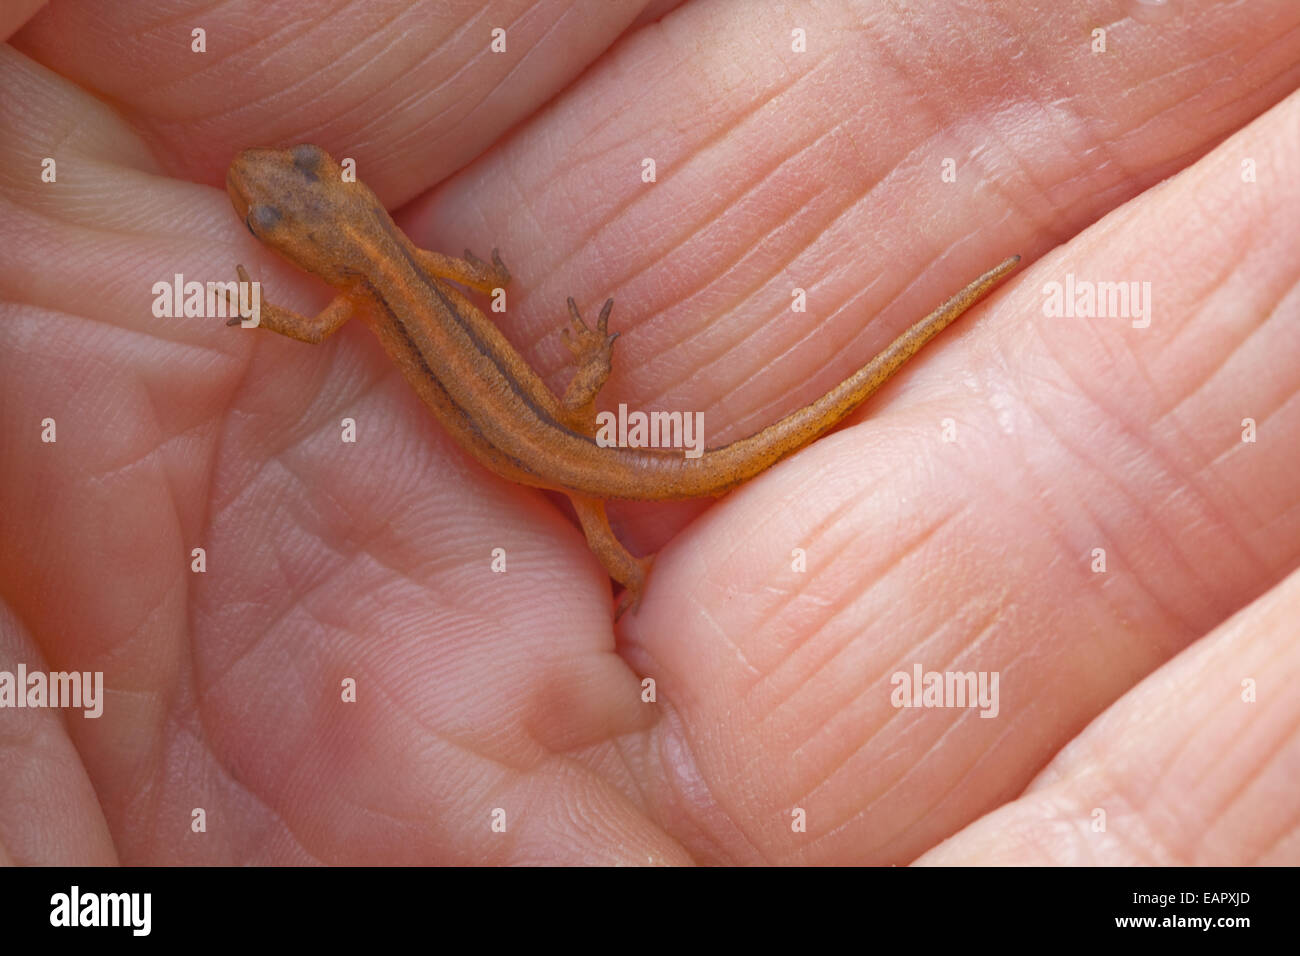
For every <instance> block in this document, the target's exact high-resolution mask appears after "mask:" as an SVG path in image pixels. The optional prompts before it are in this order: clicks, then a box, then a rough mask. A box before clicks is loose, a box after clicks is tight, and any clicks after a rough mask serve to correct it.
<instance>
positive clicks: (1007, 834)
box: [919, 572, 1300, 866]
mask: <svg viewBox="0 0 1300 956" xmlns="http://www.w3.org/2000/svg"><path fill="white" fill-rule="evenodd" d="M1297 620H1300V572H1296V573H1293V574H1292V575H1291V576H1290V577H1288V578H1287V579H1286V580H1285V581H1283V582H1282V583H1281V584H1279V585H1278V586H1277V587H1275V588H1273V589H1272V590H1271V591H1269V592H1268V593H1267V594H1265V595H1263V596H1262V597H1260V598H1259V599H1257V600H1256V601H1255V602H1254V603H1252V604H1251V605H1250V606H1249V607H1247V608H1245V609H1244V610H1242V611H1241V612H1240V613H1238V614H1236V615H1234V616H1233V617H1232V619H1231V620H1229V621H1227V622H1226V623H1224V624H1222V625H1220V626H1219V627H1218V628H1217V629H1215V631H1214V633H1212V634H1210V635H1209V636H1207V637H1206V638H1204V639H1203V640H1201V641H1198V642H1197V643H1196V644H1194V645H1193V646H1192V647H1190V648H1188V649H1187V650H1185V651H1183V653H1182V654H1180V655H1179V656H1178V657H1176V658H1175V659H1174V660H1173V661H1171V662H1170V663H1168V664H1166V665H1165V666H1164V667H1162V668H1160V669H1159V670H1158V671H1156V672H1155V673H1154V674H1152V675H1151V676H1150V677H1148V678H1147V679H1146V680H1144V681H1142V683H1140V684H1138V686H1137V687H1135V688H1133V690H1131V691H1129V692H1128V693H1127V694H1125V695H1124V697H1123V698H1121V699H1120V700H1118V701H1117V702H1116V703H1115V704H1114V705H1112V706H1111V707H1110V708H1109V709H1108V710H1107V711H1106V712H1105V713H1104V714H1102V715H1101V717H1099V718H1098V719H1097V720H1095V721H1094V722H1093V723H1092V724H1090V725H1089V726H1088V728H1087V730H1085V731H1084V732H1083V733H1082V734H1080V735H1079V737H1078V738H1077V739H1076V740H1074V741H1072V742H1071V743H1070V745H1069V746H1068V747H1066V749H1065V750H1064V751H1062V752H1061V753H1060V754H1059V755H1058V756H1057V757H1056V758H1055V759H1054V760H1053V761H1052V763H1051V764H1050V765H1049V766H1048V767H1047V768H1046V769H1045V770H1044V771H1043V772H1042V773H1041V774H1039V776H1038V778H1037V779H1036V780H1035V781H1034V782H1033V784H1032V785H1031V786H1030V787H1029V789H1028V791H1027V792H1026V793H1025V794H1024V795H1023V796H1021V797H1020V798H1019V799H1017V800H1015V801H1013V802H1012V803H1009V804H1007V805H1006V806H1004V807H1002V808H1000V809H999V810H997V811H996V812H994V813H990V814H989V815H988V816H986V817H983V818H982V819H980V820H978V821H976V822H975V823H972V824H971V825H970V826H968V827H967V828H966V829H964V830H963V831H962V832H960V833H958V834H957V835H956V836H954V837H953V838H952V839H950V840H948V841H946V842H945V843H942V844H941V845H939V846H938V847H936V848H935V849H934V850H932V851H930V852H929V853H927V854H926V855H925V856H923V857H922V858H921V860H920V861H919V862H921V863H925V864H932V865H939V866H954V865H965V864H975V865H979V866H989V865H995V866H1001V865H1014V866H1024V865H1038V866H1041V865H1061V864H1067V865H1079V864H1085V865H1100V866H1135V865H1136V866H1169V865H1173V866H1242V865H1251V866H1255V865H1258V866H1295V865H1296V864H1297V863H1300V840H1298V839H1297V835H1296V831H1295V820H1296V815H1297V811H1300V792H1298V791H1297V790H1296V786H1295V770H1294V768H1295V766H1296V763H1297V761H1298V760H1300V733H1297V727H1300V696H1297V695H1296V694H1294V693H1292V692H1291V688H1292V687H1293V686H1294V683H1295V679H1296V677H1297V675H1300V644H1297V643H1296V641H1295V622H1296V621H1297Z"/></svg>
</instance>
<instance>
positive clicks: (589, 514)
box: [569, 495, 654, 620]
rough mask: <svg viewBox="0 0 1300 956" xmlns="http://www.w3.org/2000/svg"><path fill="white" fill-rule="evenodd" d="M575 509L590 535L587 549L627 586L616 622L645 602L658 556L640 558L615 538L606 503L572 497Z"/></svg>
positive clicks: (619, 603)
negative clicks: (645, 591) (653, 566)
mask: <svg viewBox="0 0 1300 956" xmlns="http://www.w3.org/2000/svg"><path fill="white" fill-rule="evenodd" d="M569 499H570V500H571V501H572V502H573V510H574V511H576V512H577V513H578V520H579V521H581V522H582V531H583V533H584V534H585V535H586V536H587V546H588V547H589V548H591V550H592V553H593V554H595V555H596V557H597V558H599V559H600V563H601V564H602V565H604V566H605V570H606V571H608V572H609V576H610V577H611V578H613V579H614V580H615V581H617V582H618V583H619V584H621V585H623V587H624V588H625V590H624V591H623V595H622V597H620V598H619V601H618V609H617V610H616V611H615V612H614V620H618V619H619V618H620V617H622V616H623V615H624V614H625V613H626V612H628V611H635V610H636V609H637V606H638V605H639V604H640V603H641V594H642V592H643V591H644V590H645V582H646V577H647V575H649V573H650V566H651V565H652V564H653V563H654V555H649V556H648V557H644V558H638V557H636V556H635V555H633V554H632V553H631V552H629V551H628V550H627V548H625V547H623V543H622V542H621V541H619V540H618V538H617V537H615V535H614V530H613V529H612V528H611V527H610V526H609V518H607V517H606V516H605V503H604V502H603V501H598V500H596V499H594V498H583V497H581V496H578V495H569Z"/></svg>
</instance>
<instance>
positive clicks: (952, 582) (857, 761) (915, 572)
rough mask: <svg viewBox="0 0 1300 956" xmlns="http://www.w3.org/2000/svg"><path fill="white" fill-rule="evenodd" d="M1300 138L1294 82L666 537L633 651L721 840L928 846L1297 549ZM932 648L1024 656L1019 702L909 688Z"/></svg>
mask: <svg viewBox="0 0 1300 956" xmlns="http://www.w3.org/2000/svg"><path fill="white" fill-rule="evenodd" d="M1298 131H1300V94H1298V95H1296V96H1293V97H1292V98H1290V99H1289V100H1287V101H1286V102H1285V103H1283V104H1282V105H1280V106H1278V107H1277V108H1275V109H1274V110H1273V111H1270V113H1268V114H1267V115H1265V116H1264V117H1262V118H1261V119H1260V120H1258V121H1257V122H1256V123H1254V124H1252V125H1251V126H1250V127H1248V128H1247V129H1246V130H1244V131H1243V132H1242V133H1240V134H1239V135H1237V136H1234V137H1232V138H1230V139H1229V140H1228V141H1226V142H1225V143H1224V144H1223V145H1222V146H1221V147H1219V148H1218V149H1216V150H1215V151H1214V153H1213V154H1211V155H1210V156H1208V157H1206V158H1205V159H1204V160H1202V161H1201V162H1199V163H1197V164H1196V165H1195V166H1194V167H1192V168H1191V169H1189V170H1187V171H1185V172H1184V173H1182V174H1180V175H1179V176H1177V177H1175V178H1174V179H1173V180H1171V181H1170V182H1169V183H1167V184H1165V185H1164V186H1162V187H1160V188H1158V189H1154V190H1152V191H1150V192H1149V193H1146V194H1144V195H1143V196H1142V197H1140V198H1139V199H1137V200H1135V201H1134V202H1132V203H1130V204H1128V205H1126V206H1125V207H1124V208H1123V209H1121V210H1119V211H1118V212H1116V213H1115V214H1113V215H1112V216H1110V217H1109V218H1108V219H1107V220H1106V221H1105V222H1103V223H1101V224H1099V225H1098V226H1097V227H1096V228H1094V229H1091V230H1088V231H1087V232H1085V233H1083V234H1082V235H1081V236H1080V237H1078V239H1076V240H1075V241H1074V242H1072V243H1071V244H1070V245H1069V246H1067V247H1065V248H1063V249H1061V250H1059V251H1058V252H1056V253H1054V254H1053V255H1052V256H1050V257H1049V258H1048V259H1046V260H1045V261H1043V262H1041V263H1039V264H1037V265H1036V266H1035V267H1033V268H1032V269H1031V270H1030V271H1029V272H1028V273H1027V274H1025V275H1023V276H1022V277H1021V278H1020V280H1018V281H1017V280H1012V284H1011V286H1009V287H1008V288H1007V289H1006V290H1004V292H1003V293H1001V294H1000V295H999V297H997V298H995V299H994V301H993V302H991V303H989V306H988V308H987V309H986V310H985V311H986V316H987V318H986V319H985V320H984V321H980V322H977V323H975V324H974V326H973V328H972V329H971V330H970V332H969V333H968V335H967V336H965V337H964V338H961V339H957V340H952V341H949V342H948V343H947V344H946V345H943V346H941V347H940V348H939V350H938V351H937V353H936V354H935V355H934V356H933V357H931V359H930V360H929V366H928V368H927V371H928V372H929V373H930V375H929V378H928V380H927V381H926V382H925V383H924V384H921V383H918V384H916V385H914V386H913V387H912V389H911V391H910V393H909V394H907V395H906V396H904V397H896V400H895V401H888V400H887V401H886V402H885V403H883V405H881V406H879V407H877V408H876V410H875V412H876V413H875V415H874V416H873V418H872V419H871V420H869V421H868V422H867V423H866V424H864V425H863V426H861V427H859V428H856V429H850V430H848V431H846V432H844V433H841V434H839V435H836V436H833V437H831V438H830V439H827V440H824V441H822V442H820V443H818V444H817V445H814V446H813V447H812V448H810V449H807V450H805V451H804V452H802V453H801V454H799V455H797V456H796V457H795V458H794V459H792V460H791V461H789V462H786V463H783V464H782V465H779V466H778V467H777V468H776V469H774V471H773V472H771V473H770V474H769V475H768V476H765V480H762V481H758V482H755V483H754V484H752V485H751V486H749V487H747V488H745V489H743V490H742V491H741V492H740V493H738V494H736V495H734V496H733V497H732V498H730V499H728V500H727V501H725V502H724V503H723V504H722V505H721V506H719V507H717V508H715V509H714V510H713V511H712V512H710V514H709V515H708V516H707V517H706V518H705V519H704V520H702V521H700V522H698V523H697V524H695V525H694V526H692V528H691V529H690V531H689V532H688V533H687V534H685V535H683V536H681V537H680V538H679V539H677V540H676V541H674V542H673V544H672V545H671V546H670V547H669V548H667V549H666V550H664V551H663V552H662V553H661V554H660V556H659V559H658V562H657V564H656V576H655V579H654V580H652V581H651V582H650V587H649V588H648V589H647V593H646V601H645V604H644V606H643V609H642V612H641V614H640V616H639V617H638V618H636V619H635V620H634V621H632V622H631V627H632V628H633V629H634V630H633V632H632V633H633V635H634V638H633V640H632V642H631V643H632V647H633V650H632V651H631V656H632V660H633V661H634V662H638V663H639V664H640V665H641V666H647V667H648V666H651V664H653V666H654V667H655V668H656V672H657V673H658V674H659V675H660V681H661V686H662V687H664V688H665V690H664V693H665V696H666V697H667V698H668V699H670V700H672V701H674V702H675V703H676V704H677V705H678V706H680V708H681V714H680V722H679V724H677V726H678V729H679V737H680V739H679V741H678V743H677V745H676V747H675V748H669V747H667V746H666V745H665V748H664V749H665V750H669V749H674V751H675V752H678V753H682V752H686V753H691V754H692V755H693V756H694V758H695V761H696V764H695V766H694V767H693V768H692V769H691V770H690V771H689V773H691V774H698V776H699V778H700V779H701V780H702V783H700V784H698V785H697V786H695V787H694V788H693V789H691V790H689V791H687V790H685V789H684V788H683V789H682V790H680V791H678V792H689V793H690V794H694V795H698V796H699V797H700V798H701V800H702V801H708V803H707V805H706V806H692V807H691V809H692V810H693V811H694V812H695V813H696V814H718V813H731V814H734V815H735V816H736V817H737V818H738V821H739V822H738V823H737V827H738V829H739V831H740V833H742V834H743V835H744V837H745V840H744V842H738V841H733V842H732V843H731V844H729V845H728V846H727V847H726V849H727V851H728V852H731V853H735V854H742V855H743V854H746V853H753V852H755V850H754V849H753V848H757V849H756V852H757V853H758V854H759V855H761V857H762V858H764V859H768V860H772V859H798V860H801V861H818V862H848V861H857V862H906V861H908V860H911V859H912V858H914V857H915V855H916V854H918V853H920V852H922V851H923V850H925V849H926V848H927V847H929V846H930V845H932V844H933V843H935V842H937V841H938V840H940V839H942V838H944V837H946V836H948V835H950V834H951V833H952V832H955V831H956V830H957V829H958V828H960V827H961V826H963V825H965V824H967V823H969V822H970V821H971V820H973V819H975V818H976V817H978V816H979V815H981V814H983V813H985V812H987V811H988V810H989V809H991V808H992V807H994V806H996V805H997V804H998V803H999V802H1001V801H1003V800H1005V799H1009V798H1010V797H1012V796H1014V795H1015V794H1016V793H1018V792H1020V790H1021V789H1022V788H1023V787H1024V786H1025V785H1026V784H1027V783H1028V782H1029V780H1030V779H1031V778H1032V777H1033V775H1034V774H1035V773H1036V772H1037V771H1038V770H1039V769H1040V768H1041V767H1042V766H1043V764H1044V763H1045V762H1046V760H1047V759H1048V758H1049V757H1050V756H1051V755H1052V754H1053V753H1054V752H1055V751H1056V750H1057V749H1058V748H1059V747H1061V746H1062V745H1064V744H1065V742H1066V741H1068V740H1069V739H1070V738H1071V737H1073V736H1074V734H1076V733H1077V732H1078V731H1079V730H1080V729H1081V728H1082V727H1083V726H1085V725H1086V724H1087V723H1088V721H1090V720H1091V719H1092V718H1093V717H1095V716H1096V715H1097V714H1098V713H1100V712H1101V711H1102V710H1103V709H1104V708H1105V707H1106V706H1107V705H1108V704H1109V703H1110V702H1111V701H1112V700H1114V699H1115V698H1117V697H1118V696H1119V695H1121V694H1122V693H1124V691H1126V690H1127V689H1128V688H1129V687H1130V686H1131V685H1132V684H1133V683H1134V682H1135V681H1137V680H1139V679H1140V678H1141V677H1142V676H1143V675H1145V674H1146V673H1148V672H1150V671H1151V670H1152V669H1154V668H1155V667H1157V666H1159V664H1160V663H1162V662H1163V661H1164V660H1165V659H1167V658H1168V657H1169V656H1171V655H1172V654H1174V653H1176V652H1177V651H1178V650H1179V649H1180V648H1181V647H1183V646H1184V645H1186V644H1187V643H1188V642H1189V641H1191V640H1193V639H1194V638H1195V637H1197V636H1198V635H1200V634H1203V633H1205V632H1206V631H1208V630H1209V629H1210V628H1212V627H1214V626H1215V625H1216V624H1217V623H1219V622H1220V621H1222V620H1223V619H1224V618H1225V617H1226V616H1227V615H1228V614H1230V613H1231V612H1232V611H1233V610H1234V609H1235V608H1238V607H1240V606H1242V605H1243V604H1244V603H1246V602H1248V601H1249V600H1251V599H1252V598H1254V597H1255V596H1256V595H1258V593H1259V592H1260V590H1261V589H1262V588H1265V587H1267V586H1268V585H1269V583H1270V582H1271V581H1276V580H1278V579H1279V578H1280V577H1281V576H1282V575H1284V574H1285V573H1287V572H1288V571H1289V570H1290V569H1292V568H1293V567H1295V566H1296V563H1297V561H1298V560H1300V544H1297V542H1300V534H1297V530H1298V529H1297V527H1296V521H1297V515H1298V514H1300V512H1297V509H1296V507H1295V505H1296V499H1295V491H1294V489H1295V483H1294V481H1293V473H1294V465H1295V452H1294V449H1295V448H1296V447H1298V446H1300V402H1297V401H1296V400H1295V395H1296V393H1297V391H1300V365H1297V364H1296V363H1295V362H1291V361H1287V360H1286V359H1285V358H1283V357H1285V356H1292V355H1295V354H1298V353H1300V338H1298V336H1300V322H1297V301H1300V300H1297V296H1296V294H1295V291H1294V290H1295V285H1296V282H1297V278H1298V272H1300V263H1297V260H1296V259H1295V257H1294V256H1293V255H1290V254H1289V253H1288V251H1287V250H1291V249H1294V248H1297V246H1300V224H1298V222H1297V220H1296V217H1294V216H1291V215H1289V212H1288V211H1289V210H1290V209H1292V208H1294V207H1295V206H1296V204H1297V203H1300V176H1296V175H1295V164H1296V158H1295V157H1296V156H1297V155H1300V132H1298ZM1244 157H1253V158H1254V159H1255V160H1256V163H1257V166H1258V169H1259V170H1262V171H1263V172H1261V173H1260V176H1261V177H1262V178H1259V179H1258V181H1256V182H1249V181H1244V180H1243V176H1242V161H1243V158H1244ZM1206 210H1213V211H1214V214H1213V220H1212V221H1213V225H1212V226H1210V225H1208V224H1207V220H1206V218H1205V217H1206V212H1205V211H1206ZM1067 272H1072V273H1074V274H1075V275H1077V276H1080V277H1093V278H1116V279H1118V278H1123V279H1125V280H1127V279H1133V278H1137V279H1142V280H1146V281H1150V283H1151V286H1152V290H1153V291H1152V293H1151V299H1152V301H1153V302H1154V303H1155V305H1154V306H1153V311H1154V318H1153V319H1152V321H1151V323H1150V325H1149V326H1147V327H1145V328H1134V327H1133V321H1132V320H1131V319H1129V318H1127V317H1121V318H1099V319H1084V318H1073V319H1070V318H1048V317H1045V316H1044V315H1043V306H1044V301H1045V298H1046V297H1045V296H1044V294H1043V291H1042V290H1043V287H1044V285H1045V284H1046V283H1047V282H1048V281H1049V280H1060V279H1063V278H1064V276H1065V274H1066V273H1067ZM1246 417H1249V418H1253V419H1255V420H1256V421H1257V422H1259V423H1261V425H1260V427H1261V432H1260V435H1261V436H1266V437H1260V438H1259V439H1258V440H1257V441H1255V442H1253V443H1245V442H1243V440H1242V439H1243V428H1242V420H1243V418H1246ZM945 422H947V423H946V424H945ZM947 430H955V431H954V432H953V435H954V438H953V440H952V441H945V440H944V435H945V432H946V431H947ZM796 549H800V553H802V554H804V555H805V556H806V564H807V571H806V572H805V573H798V567H797V566H796V562H797V561H798V560H799V553H796ZM1097 549H1101V552H1100V555H1099V552H1098V550H1097ZM1099 556H1100V557H1104V558H1105V559H1106V563H1105V565H1104V570H1103V567H1102V566H1099V563H1098V561H1099ZM638 648H639V650H640V653H642V654H643V655H644V656H638ZM915 664H920V665H921V666H923V667H924V669H925V670H926V671H935V672H942V671H946V670H954V671H961V672H966V671H978V672H981V673H995V672H996V673H999V674H1001V675H1002V677H1001V682H1002V688H1003V690H1002V694H1003V697H1002V707H1001V710H1000V712H999V713H998V716H997V717H996V719H983V718H980V717H978V716H976V715H974V714H973V713H971V712H969V711H966V710H951V709H947V710H945V709H940V710H925V709H898V708H895V707H894V706H893V705H892V703H891V690H892V685H891V678H892V676H893V675H895V674H897V673H899V672H905V673H910V671H911V668H912V667H913V665H915ZM670 769H673V768H670ZM675 772H676V773H679V774H681V773H687V772H688V771H686V770H675ZM670 790H671V788H670ZM796 805H798V806H804V807H806V808H807V809H808V812H809V814H810V819H811V818H814V817H815V819H816V820H817V821H818V822H817V824H816V825H815V826H813V825H812V824H811V822H810V825H809V828H808V833H807V835H806V836H804V835H801V834H798V833H793V832H791V828H790V818H789V815H790V813H791V808H792V807H794V806H796ZM672 812H684V811H683V810H682V808H681V807H674V808H673V810H672Z"/></svg>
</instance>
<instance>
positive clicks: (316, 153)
mask: <svg viewBox="0 0 1300 956" xmlns="http://www.w3.org/2000/svg"><path fill="white" fill-rule="evenodd" d="M324 157H325V154H324V151H322V150H321V148H320V147H319V146H313V145H312V144H311V143H303V144H302V145H301V146H295V147H294V148H293V165H294V166H295V167H296V168H297V170H298V171H299V172H300V173H302V174H303V176H305V177H306V178H307V179H308V180H309V181H310V182H315V181H316V179H317V176H316V170H317V168H319V167H320V164H321V160H322V159H323V158H324Z"/></svg>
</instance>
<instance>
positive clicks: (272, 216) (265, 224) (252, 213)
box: [244, 206, 284, 236]
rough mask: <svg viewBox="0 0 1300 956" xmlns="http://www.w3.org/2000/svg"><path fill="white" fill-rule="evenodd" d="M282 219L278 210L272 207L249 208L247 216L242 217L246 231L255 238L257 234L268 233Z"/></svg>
mask: <svg viewBox="0 0 1300 956" xmlns="http://www.w3.org/2000/svg"><path fill="white" fill-rule="evenodd" d="M283 218H284V217H283V216H281V215H280V210H278V209H276V208H275V207H274V206H250V207H249V209H248V215H247V216H245V217H244V225H246V226H248V231H249V232H251V233H252V234H253V235H255V236H256V235H258V234H259V233H263V232H270V231H271V230H272V229H274V228H275V227H276V226H278V225H279V224H280V220H281V219H283Z"/></svg>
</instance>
